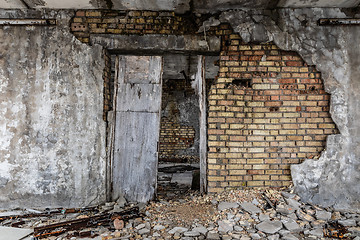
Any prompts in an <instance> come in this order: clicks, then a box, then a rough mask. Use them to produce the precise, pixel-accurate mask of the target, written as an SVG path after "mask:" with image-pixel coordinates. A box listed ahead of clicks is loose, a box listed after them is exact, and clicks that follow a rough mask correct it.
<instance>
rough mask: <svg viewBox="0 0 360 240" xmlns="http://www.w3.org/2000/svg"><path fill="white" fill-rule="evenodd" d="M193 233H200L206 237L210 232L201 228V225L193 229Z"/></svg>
mask: <svg viewBox="0 0 360 240" xmlns="http://www.w3.org/2000/svg"><path fill="white" fill-rule="evenodd" d="M192 231H197V232H199V233H201V234H203V235H206V233H207V232H208V230H207V229H206V227H204V226H201V225H200V226H197V227H195V228H193V230H192Z"/></svg>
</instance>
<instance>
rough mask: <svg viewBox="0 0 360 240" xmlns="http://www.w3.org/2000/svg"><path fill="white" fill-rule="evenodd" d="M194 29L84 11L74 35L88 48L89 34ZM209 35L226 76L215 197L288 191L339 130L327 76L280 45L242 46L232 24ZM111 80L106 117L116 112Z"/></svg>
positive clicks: (140, 16)
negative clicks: (297, 172) (303, 165)
mask: <svg viewBox="0 0 360 240" xmlns="http://www.w3.org/2000/svg"><path fill="white" fill-rule="evenodd" d="M195 23H198V25H199V19H193V18H192V17H185V16H177V15H175V14H174V13H172V12H164V13H161V12H148V11H145V12H139V11H129V12H122V11H94V10H91V11H77V12H76V16H75V17H74V18H73V19H72V22H71V29H72V32H73V33H74V35H75V36H76V37H77V38H78V39H79V40H81V41H82V42H84V43H87V42H89V36H90V34H140V35H141V34H174V35H179V34H195V32H196V30H197V27H198V26H196V24H195ZM200 25H201V22H200ZM207 35H217V36H221V38H222V51H221V53H220V62H219V64H220V71H219V76H218V78H217V79H216V80H215V82H214V84H213V85H212V86H211V89H210V92H209V95H208V104H209V106H208V109H209V110H208V148H209V151H208V191H209V192H219V191H223V190H224V189H229V188H238V187H255V186H272V187H279V186H286V185H289V184H290V183H291V177H290V170H289V169H290V165H291V164H297V163H300V162H301V161H303V160H304V159H305V158H317V157H318V156H319V154H320V153H321V151H322V150H323V149H324V147H325V141H326V136H327V135H329V134H335V133H337V132H338V131H337V129H336V126H335V124H334V123H333V121H332V119H331V118H330V115H329V95H328V94H327V93H326V92H325V91H324V85H323V81H322V79H321V76H320V73H319V72H317V71H316V69H315V67H314V66H308V65H306V63H305V62H304V61H303V60H302V59H301V58H300V57H299V55H298V54H296V53H295V52H288V51H282V50H280V49H278V48H277V47H276V46H275V45H274V44H243V43H242V41H241V39H240V37H239V36H238V35H237V34H233V32H232V29H231V28H230V27H229V25H228V24H221V25H219V26H218V27H212V28H211V29H210V31H208V32H207ZM105 72H107V70H106V71H105ZM104 76H106V74H104ZM107 81H108V79H107V78H105V77H104V84H105V85H104V91H105V96H104V100H105V101H104V112H105V111H106V109H109V108H110V107H111V104H109V101H107V99H108V96H110V98H111V94H110V95H109V91H108V90H106V88H107V87H108V86H109V84H107ZM110 103H111V101H110ZM104 118H105V115H104ZM167 124H170V125H171V124H176V123H174V122H169V121H164V124H163V126H162V131H164V133H165V132H166V131H168V130H167V128H166V127H167V126H169V125H167ZM173 126H175V125H173ZM171 128H173V129H174V127H171ZM175 135H176V134H175ZM162 140H163V141H165V137H164V135H163V136H162ZM166 141H167V143H166V144H167V145H170V144H171V141H172V140H170V138H169V139H167V140H166ZM166 144H164V145H163V146H165V145H166ZM187 144H188V143H187ZM174 145H176V144H174ZM184 145H186V144H184ZM163 149H165V148H163Z"/></svg>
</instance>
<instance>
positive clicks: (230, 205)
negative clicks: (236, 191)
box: [218, 202, 239, 211]
mask: <svg viewBox="0 0 360 240" xmlns="http://www.w3.org/2000/svg"><path fill="white" fill-rule="evenodd" d="M238 207H239V204H237V203H236V202H221V203H219V205H218V210H219V211H223V210H225V209H229V208H238Z"/></svg>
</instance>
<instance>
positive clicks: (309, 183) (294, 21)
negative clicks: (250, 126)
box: [220, 9, 360, 209]
mask: <svg viewBox="0 0 360 240" xmlns="http://www.w3.org/2000/svg"><path fill="white" fill-rule="evenodd" d="M342 17H354V16H348V15H346V11H343V10H341V9H281V10H276V11H272V12H270V11H269V12H267V11H259V10H254V11H251V10H249V11H228V12H224V13H222V14H221V15H220V20H221V21H226V22H229V23H231V25H232V27H233V28H234V30H235V32H238V33H239V34H240V36H241V37H242V39H243V40H244V41H246V42H270V41H273V42H275V44H277V46H279V47H280V48H281V49H284V50H293V51H297V52H298V53H299V54H300V55H301V56H302V57H303V58H304V60H305V61H306V62H307V63H308V64H309V65H316V67H317V69H318V70H319V71H320V72H321V73H322V77H323V79H324V82H325V89H326V91H327V92H329V93H330V94H331V110H330V112H331V115H332V118H333V120H334V122H335V123H336V124H337V126H338V128H339V130H340V134H339V135H332V136H330V137H328V140H327V147H326V150H325V151H324V152H323V154H322V156H321V157H320V159H318V160H313V159H308V160H306V161H305V162H304V163H302V164H299V165H293V166H292V167H291V172H292V179H293V182H294V185H295V189H296V191H297V192H298V193H299V194H300V196H301V198H302V200H304V201H307V202H311V203H315V204H321V205H324V206H334V207H335V208H339V209H344V208H357V209H360V184H359V182H360V150H359V143H360V124H359V122H358V119H360V106H359V101H358V99H359V90H360V80H359V76H360V65H359V61H360V60H359V56H360V48H359V47H358V45H359V36H360V28H359V27H357V26H318V25H317V20H318V19H319V18H342Z"/></svg>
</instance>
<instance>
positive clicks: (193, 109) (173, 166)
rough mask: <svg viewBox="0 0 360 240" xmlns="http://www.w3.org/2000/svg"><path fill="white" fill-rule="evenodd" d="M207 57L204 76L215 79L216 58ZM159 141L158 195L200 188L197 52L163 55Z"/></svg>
mask: <svg viewBox="0 0 360 240" xmlns="http://www.w3.org/2000/svg"><path fill="white" fill-rule="evenodd" d="M218 58H219V57H213V56H206V57H205V65H206V66H205V75H206V76H205V77H206V78H207V79H208V81H211V79H214V78H215V76H216V75H217V72H218V66H216V65H215V64H216V60H218ZM163 59H164V64H163V89H162V109H161V126H160V141H159V163H158V165H159V168H158V191H157V196H158V198H159V199H172V198H181V196H184V195H186V194H187V193H188V192H190V191H198V190H200V163H199V159H200V157H199V142H200V120H199V116H200V108H199V96H198V95H197V92H196V89H195V88H194V80H195V74H196V72H197V56H196V55H187V54H171V55H164V58H163Z"/></svg>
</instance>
